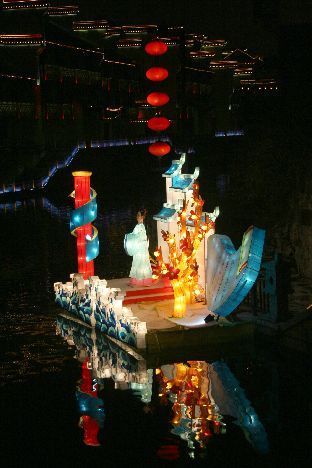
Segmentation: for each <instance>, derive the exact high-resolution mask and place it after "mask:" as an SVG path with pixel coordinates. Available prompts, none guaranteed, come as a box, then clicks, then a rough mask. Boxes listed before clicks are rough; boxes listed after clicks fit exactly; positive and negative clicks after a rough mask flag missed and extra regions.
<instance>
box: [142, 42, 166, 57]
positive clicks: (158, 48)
mask: <svg viewBox="0 0 312 468" xmlns="http://www.w3.org/2000/svg"><path fill="white" fill-rule="evenodd" d="M167 50H168V46H167V44H165V43H164V42H162V41H151V42H148V43H147V44H146V46H145V52H146V53H147V54H148V55H163V54H165V53H166V52H167Z"/></svg>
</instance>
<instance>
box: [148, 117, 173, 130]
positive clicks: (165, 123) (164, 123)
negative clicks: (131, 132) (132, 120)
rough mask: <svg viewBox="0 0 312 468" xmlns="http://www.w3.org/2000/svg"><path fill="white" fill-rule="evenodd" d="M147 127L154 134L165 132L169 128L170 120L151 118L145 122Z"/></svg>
mask: <svg viewBox="0 0 312 468" xmlns="http://www.w3.org/2000/svg"><path fill="white" fill-rule="evenodd" d="M147 126H148V128H149V129H150V130H154V131H155V132H162V131H164V130H167V128H168V127H169V126H170V120H168V119H167V117H152V118H151V119H149V121H148V122H147Z"/></svg>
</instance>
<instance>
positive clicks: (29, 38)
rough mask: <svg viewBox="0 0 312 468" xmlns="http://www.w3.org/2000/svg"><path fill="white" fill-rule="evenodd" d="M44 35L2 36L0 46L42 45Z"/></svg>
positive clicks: (0, 36) (0, 35)
mask: <svg viewBox="0 0 312 468" xmlns="http://www.w3.org/2000/svg"><path fill="white" fill-rule="evenodd" d="M42 43H43V36H42V34H0V45H13V46H19V45H36V46H37V45H40V44H42Z"/></svg>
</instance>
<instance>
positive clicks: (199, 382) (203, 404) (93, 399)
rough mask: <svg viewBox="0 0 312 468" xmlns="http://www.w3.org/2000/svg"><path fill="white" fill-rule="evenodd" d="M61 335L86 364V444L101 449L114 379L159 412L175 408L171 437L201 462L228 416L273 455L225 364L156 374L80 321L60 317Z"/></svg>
mask: <svg viewBox="0 0 312 468" xmlns="http://www.w3.org/2000/svg"><path fill="white" fill-rule="evenodd" d="M56 332H57V334H60V335H61V336H62V337H63V338H64V339H65V340H66V342H67V343H68V344H69V345H70V346H75V348H76V353H75V354H76V357H77V358H78V359H79V361H80V362H81V363H82V379H81V381H80V384H79V389H78V391H77V393H76V397H77V401H78V406H79V412H80V414H81V415H82V416H81V425H82V426H83V428H84V442H85V443H86V444H88V445H99V443H98V438H99V437H98V435H99V431H100V429H101V428H102V427H103V424H104V409H103V399H102V398H103V396H102V394H101V393H100V392H99V391H98V390H99V388H100V387H103V386H104V388H105V382H107V381H108V380H109V379H111V380H112V381H113V382H114V388H115V389H118V390H128V391H129V390H130V391H132V392H133V394H134V395H135V396H136V397H138V398H139V399H140V400H141V401H142V402H143V403H145V404H147V405H151V404H153V405H154V410H155V409H157V408H159V407H161V406H169V407H170V408H171V409H172V414H173V417H172V419H171V433H172V434H173V435H175V436H178V437H180V438H181V439H182V440H185V441H186V442H187V446H188V452H189V456H191V457H195V449H196V448H200V449H204V450H205V449H206V448H207V446H208V444H209V443H210V440H211V439H212V438H214V437H219V436H222V434H224V433H225V432H226V430H227V424H226V423H225V419H224V417H226V416H231V417H232V418H234V420H235V421H234V423H235V424H236V425H237V426H238V427H240V428H241V429H242V431H243V433H244V435H245V437H246V439H247V441H248V442H249V443H250V444H251V445H252V446H253V447H254V449H255V450H257V451H258V452H261V453H266V452H267V451H268V440H267V435H266V431H265V429H264V427H263V425H262V423H261V421H260V419H259V417H258V415H257V413H256V411H255V410H254V408H253V406H252V404H251V402H250V401H249V400H248V399H247V398H246V395H245V392H244V390H243V389H242V388H241V387H240V384H239V382H238V380H237V379H236V377H235V376H234V374H233V373H232V372H231V370H230V369H229V367H228V366H227V364H226V363H225V362H224V361H215V362H212V363H209V362H206V361H198V360H196V361H192V360H187V361H186V362H185V363H182V362H178V363H174V364H162V365H160V366H159V364H158V366H159V367H158V368H157V369H156V370H154V369H152V368H150V366H151V364H149V362H148V361H146V360H145V359H142V358H141V357H140V356H138V355H136V356H134V355H130V354H128V353H126V352H125V351H124V350H123V349H121V348H120V347H119V346H117V345H116V344H115V343H113V342H112V341H111V340H109V339H107V338H106V337H105V336H103V335H102V334H99V333H96V332H95V331H94V330H92V329H91V328H87V327H85V326H83V325H79V324H77V323H76V322H75V321H72V320H69V319H66V318H64V317H61V316H59V317H58V318H57V325H56ZM104 400H105V398H104ZM107 430H109V428H108V429H107ZM166 439H168V435H166ZM170 447H171V449H170ZM176 449H177V447H176V446H173V445H172V444H171V445H169V446H168V445H163V446H161V448H160V449H159V450H158V456H159V457H160V458H166V457H169V456H170V457H171V458H176V455H177V453H176ZM169 452H170V453H169Z"/></svg>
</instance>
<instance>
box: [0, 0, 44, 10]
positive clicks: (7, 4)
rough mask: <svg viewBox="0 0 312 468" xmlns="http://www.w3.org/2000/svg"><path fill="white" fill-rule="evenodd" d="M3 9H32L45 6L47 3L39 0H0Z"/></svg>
mask: <svg viewBox="0 0 312 468" xmlns="http://www.w3.org/2000/svg"><path fill="white" fill-rule="evenodd" d="M2 4H3V5H2V9H3V10H20V9H34V8H47V7H48V6H49V4H48V3H47V2H45V1H40V0H22V1H20V0H13V1H12V0H11V1H10V0H2Z"/></svg>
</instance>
